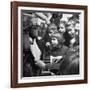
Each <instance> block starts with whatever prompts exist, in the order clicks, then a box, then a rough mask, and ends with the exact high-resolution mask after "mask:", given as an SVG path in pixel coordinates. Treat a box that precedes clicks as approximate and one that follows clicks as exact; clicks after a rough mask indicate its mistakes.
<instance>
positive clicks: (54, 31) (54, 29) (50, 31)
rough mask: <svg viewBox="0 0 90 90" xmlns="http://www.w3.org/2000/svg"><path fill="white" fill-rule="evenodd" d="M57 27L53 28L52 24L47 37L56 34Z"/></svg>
mask: <svg viewBox="0 0 90 90" xmlns="http://www.w3.org/2000/svg"><path fill="white" fill-rule="evenodd" d="M57 32H58V30H57V26H55V25H54V24H52V25H51V26H49V36H52V35H53V34H55V33H57Z"/></svg>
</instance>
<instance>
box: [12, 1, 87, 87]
mask: <svg viewBox="0 0 90 90" xmlns="http://www.w3.org/2000/svg"><path fill="white" fill-rule="evenodd" d="M38 12H39V14H38ZM56 13H57V14H56ZM40 14H45V15H46V16H48V15H51V16H53V17H54V15H60V16H62V15H63V16H70V15H71V16H72V15H74V14H75V15H76V14H77V15H76V16H79V19H78V21H79V25H80V33H79V36H80V37H79V49H80V52H79V58H78V60H79V68H78V69H79V73H78V74H77V75H76V74H75V73H74V74H73V73H72V74H70V75H68V74H60V73H61V71H59V74H60V75H58V74H56V73H54V75H53V72H52V71H51V68H49V69H50V71H49V73H50V75H45V74H44V75H45V76H43V75H41V74H40V75H41V76H39V74H38V76H37V75H35V76H33V75H32V76H31V77H29V76H27V75H28V74H25V73H26V72H25V73H24V69H27V68H26V67H24V64H23V63H24V61H25V60H24V58H26V57H25V54H26V52H25V53H24V46H23V45H24V44H23V42H24V39H25V37H24V35H25V33H24V29H25V30H27V29H26V28H27V27H28V25H31V26H32V24H30V22H29V24H28V20H31V19H32V17H33V16H34V19H35V20H34V19H33V20H32V21H33V23H34V24H35V25H36V22H37V21H38V20H37V17H39V18H40V19H41V16H40ZM61 14H62V15H61ZM66 14H67V15H66ZM60 16H56V18H57V17H60ZM27 17H29V18H27ZM61 19H62V18H61ZM64 19H65V17H64ZM74 19H75V18H74ZM74 19H73V20H74ZM87 19H88V15H87V6H84V5H67V4H52V3H33V2H17V1H13V2H11V87H12V88H18V87H38V86H53V85H66V84H83V83H87V82H88V72H87V63H88V61H87V33H88V32H87V25H88V23H87ZM50 20H51V19H50V18H49V21H48V20H47V18H46V19H45V18H44V16H43V21H45V22H44V24H45V25H47V24H46V22H47V23H48V25H47V26H49V24H50V23H51V22H53V20H55V18H54V19H52V20H51V21H50ZM69 20H71V21H72V19H70V18H69ZM75 20H76V19H75ZM24 21H26V22H24ZM56 21H58V20H56ZM78 21H77V22H78ZM54 22H55V21H54ZM38 23H40V21H38ZM56 23H57V22H56ZM57 24H58V23H57ZM38 25H41V23H40V24H38ZM37 27H39V26H37ZM54 27H55V26H54ZM67 27H68V25H67ZM39 29H40V28H39ZM29 30H30V28H29ZM34 33H37V32H34ZM41 34H42V33H41ZM30 35H31V36H32V33H31V34H30ZM46 36H47V35H46ZM57 36H58V35H57ZM46 40H47V39H46ZM62 40H63V39H62ZM25 41H26V40H25ZM25 43H26V42H25ZM39 44H40V43H39ZM41 46H42V45H41ZM50 47H51V46H50ZM44 48H45V47H43V49H44ZM37 50H38V49H37V48H36V51H35V49H33V51H34V52H32V53H36V52H37V53H36V54H37V55H38V53H39V51H37ZM46 52H47V50H46ZM46 52H43V55H44V56H43V57H42V58H43V59H44V60H45V61H46V59H47V60H48V58H46V56H45V53H46ZM29 53H30V52H29ZM37 55H36V58H37V57H38V56H37ZM50 55H51V54H50ZM50 55H49V57H50ZM56 55H57V54H56ZM30 58H31V57H30ZM30 58H29V59H30ZM49 59H50V58H49ZM40 63H41V62H40ZM40 63H39V66H40ZM25 65H26V64H25ZM42 65H43V64H42ZM49 65H51V64H49ZM49 65H48V66H49ZM74 65H75V63H74ZM29 66H30V65H29ZM57 66H58V64H56V66H55V67H57ZM59 66H60V64H59ZM62 66H64V64H63V65H62ZM40 68H41V69H40V70H41V71H42V66H40ZM28 69H31V68H30V67H29V68H28ZM49 69H48V70H49ZM59 69H60V68H59ZM35 70H37V69H35ZM63 70H64V69H63ZM66 71H67V70H66ZM27 72H28V71H27ZM31 73H33V70H32V72H31ZM44 73H45V72H44ZM63 73H64V72H63ZM70 73H71V72H70ZM29 74H30V73H29ZM30 75H31V74H30Z"/></svg>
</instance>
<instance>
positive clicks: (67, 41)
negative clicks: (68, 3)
mask: <svg viewBox="0 0 90 90" xmlns="http://www.w3.org/2000/svg"><path fill="white" fill-rule="evenodd" d="M37 15H39V14H37ZM63 15H64V14H59V13H52V17H51V18H50V20H49V23H47V24H46V23H45V24H44V23H41V24H40V25H37V24H36V23H35V21H34V24H33V21H32V24H31V25H30V26H29V27H27V28H25V29H24V30H23V36H24V38H23V62H24V63H23V76H28V77H30V76H39V75H42V73H41V71H42V70H50V71H51V73H54V74H55V75H64V74H65V75H68V74H79V32H80V22H79V14H72V16H71V17H69V18H68V19H67V21H65V20H63V19H62V18H63ZM54 74H53V75H54Z"/></svg>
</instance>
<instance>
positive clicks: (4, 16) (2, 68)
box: [0, 0, 90, 90]
mask: <svg viewBox="0 0 90 90" xmlns="http://www.w3.org/2000/svg"><path fill="white" fill-rule="evenodd" d="M10 1H11V0H1V1H0V90H9V89H11V88H10ZM20 1H25V0H20ZM27 1H33V2H47V3H60V4H62V3H63V4H81V5H88V16H90V0H38V1H37V0H27ZM88 23H90V17H88ZM89 29H90V26H89V27H88V38H90V36H89V34H90V31H89ZM88 46H90V41H89V40H88ZM88 53H90V47H88ZM88 58H89V59H90V55H88ZM88 64H90V61H88ZM88 68H90V65H88ZM88 74H89V75H88V76H90V70H88ZM89 88H90V77H89V80H88V84H80V85H62V86H52V87H51V86H49V87H35V88H27V89H26V88H23V89H20V90H24V89H26V90H29V89H31V90H36V89H37V90H42V89H43V90H46V89H48V90H50V89H53V90H55V89H56V90H60V89H61V90H68V89H69V90H77V89H79V90H90V89H89ZM11 90H12V89H11ZM15 90H16V89H15ZM17 90H19V89H17Z"/></svg>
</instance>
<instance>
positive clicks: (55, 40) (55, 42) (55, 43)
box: [51, 37, 59, 47]
mask: <svg viewBox="0 0 90 90" xmlns="http://www.w3.org/2000/svg"><path fill="white" fill-rule="evenodd" d="M51 44H52V46H53V47H56V46H57V45H58V44H59V42H58V39H57V38H55V37H53V38H52V39H51Z"/></svg>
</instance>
